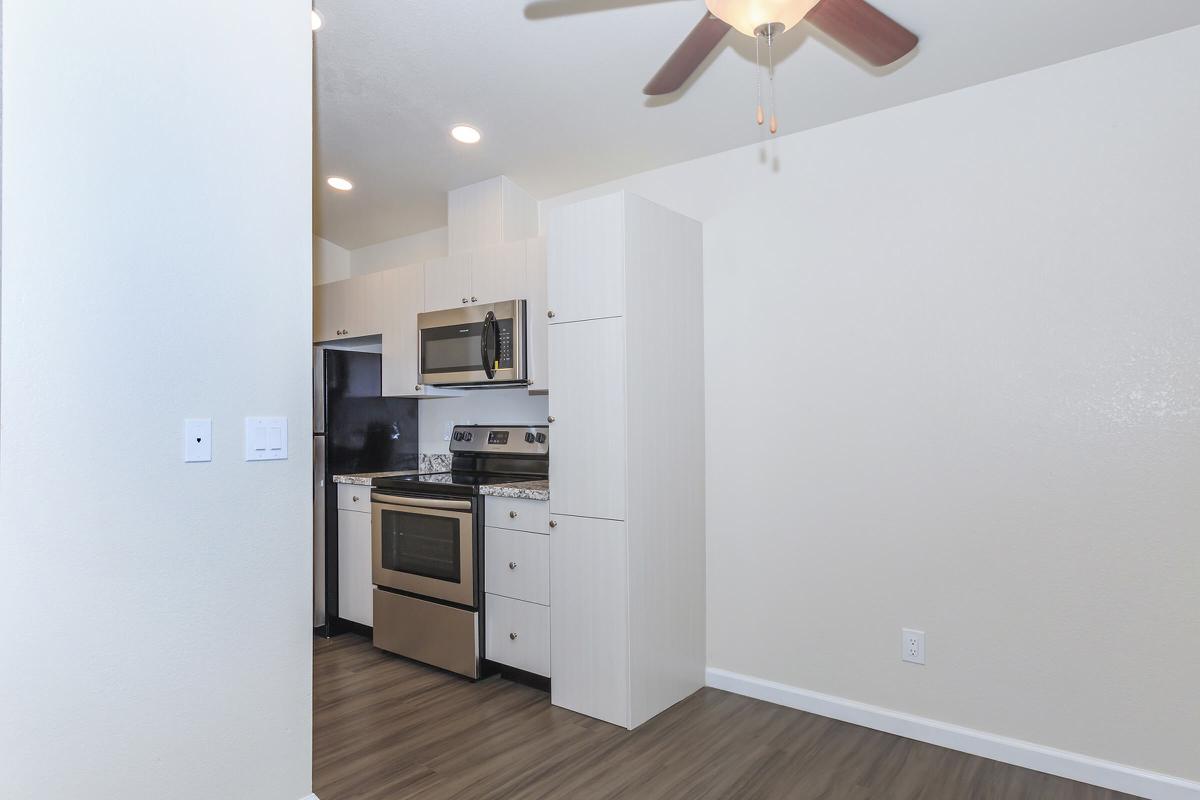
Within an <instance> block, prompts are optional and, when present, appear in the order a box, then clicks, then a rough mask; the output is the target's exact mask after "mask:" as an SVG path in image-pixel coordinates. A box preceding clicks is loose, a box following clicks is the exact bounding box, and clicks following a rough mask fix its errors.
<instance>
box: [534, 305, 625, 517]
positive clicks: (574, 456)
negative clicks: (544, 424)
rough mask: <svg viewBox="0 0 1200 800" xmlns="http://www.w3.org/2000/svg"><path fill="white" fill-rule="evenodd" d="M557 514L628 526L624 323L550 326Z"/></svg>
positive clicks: (552, 478) (552, 496) (607, 321)
mask: <svg viewBox="0 0 1200 800" xmlns="http://www.w3.org/2000/svg"><path fill="white" fill-rule="evenodd" d="M550 374H551V375H552V376H554V379H553V389H552V390H551V392H550V417H551V418H552V419H553V420H554V422H553V423H552V424H551V426H550V430H551V440H552V442H553V444H554V447H553V449H552V451H551V454H550V484H551V485H552V486H553V487H554V491H553V492H552V493H551V494H550V513H551V514H573V515H576V516H581V517H601V518H604V519H625V467H626V464H625V462H626V456H625V452H626V449H625V441H626V434H625V430H626V424H625V324H624V321H623V320H621V319H620V318H619V317H613V318H608V319H599V320H590V321H587V322H577V323H574V324H571V325H551V326H550Z"/></svg>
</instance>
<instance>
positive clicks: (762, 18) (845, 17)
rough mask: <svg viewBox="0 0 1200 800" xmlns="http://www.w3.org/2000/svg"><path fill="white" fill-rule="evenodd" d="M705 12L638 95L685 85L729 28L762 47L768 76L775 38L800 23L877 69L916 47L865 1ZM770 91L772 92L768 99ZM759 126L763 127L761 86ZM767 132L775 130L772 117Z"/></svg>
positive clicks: (746, 2) (798, 1)
mask: <svg viewBox="0 0 1200 800" xmlns="http://www.w3.org/2000/svg"><path fill="white" fill-rule="evenodd" d="M704 2H705V5H707V6H708V12H707V13H706V14H705V15H704V16H703V17H702V18H701V20H700V22H698V23H697V24H696V27H694V28H692V32H691V33H689V34H688V35H687V37H686V38H685V39H684V40H683V43H682V44H680V45H679V47H678V48H676V50H675V52H674V53H672V54H671V57H670V58H668V59H667V61H666V63H665V64H663V65H662V68H661V69H659V70H658V72H657V73H656V74H655V75H654V77H653V78H651V79H650V82H649V83H647V84H646V87H645V88H644V89H643V90H642V91H643V92H645V93H646V94H648V95H660V94H670V93H671V92H674V91H676V90H677V89H679V87H681V86H683V84H684V83H685V82H686V81H687V79H688V78H689V77H690V76H691V74H692V73H693V72H695V71H696V69H697V68H698V67H699V66H700V64H701V63H702V62H703V61H704V59H705V58H706V57H707V56H708V54H709V53H710V52H711V51H712V49H713V48H714V47H716V46H717V43H718V42H720V41H721V39H723V38H724V37H725V34H726V33H728V32H729V29H730V28H734V29H736V30H737V31H738V32H739V33H744V34H745V35H747V36H753V37H755V40H756V53H757V48H758V45H759V44H761V43H765V44H766V48H767V53H768V76H769V77H770V76H772V75H773V74H774V64H773V63H772V62H771V60H770V59H771V55H770V53H771V47H772V43H773V41H774V39H775V37H776V36H778V35H779V34H781V33H783V32H784V31H787V30H789V29H790V28H792V27H794V26H795V25H797V24H799V23H800V22H801V21H804V22H807V23H808V24H810V25H812V26H813V27H815V28H816V29H817V30H820V31H822V32H823V33H825V35H827V36H829V37H830V38H831V39H833V40H835V41H837V42H840V43H841V44H842V45H843V46H845V47H846V48H847V49H848V50H850V51H851V52H853V53H855V54H857V55H858V56H860V57H861V58H863V59H864V60H865V61H866V62H867V63H869V64H871V65H873V66H876V67H882V66H885V65H887V64H891V63H893V62H894V61H896V60H897V59H899V58H901V57H902V56H904V55H905V54H907V53H908V52H909V51H911V50H912V49H913V48H914V47H916V46H917V36H916V34H914V33H913V32H912V31H910V30H908V29H907V28H905V27H904V26H903V25H901V24H900V23H898V22H896V21H895V20H893V19H892V18H891V17H889V16H887V15H886V14H884V13H883V12H882V11H880V10H879V9H877V8H875V6H873V5H871V4H870V3H868V2H866V0H704ZM773 96H774V91H773V90H772V97H773ZM759 98H760V99H759V103H758V124H759V125H761V124H763V107H762V100H761V84H760V89H759ZM770 127H771V133H775V132H776V130H777V128H778V125H777V123H776V120H775V112H774V110H773V109H772V112H771V126H770Z"/></svg>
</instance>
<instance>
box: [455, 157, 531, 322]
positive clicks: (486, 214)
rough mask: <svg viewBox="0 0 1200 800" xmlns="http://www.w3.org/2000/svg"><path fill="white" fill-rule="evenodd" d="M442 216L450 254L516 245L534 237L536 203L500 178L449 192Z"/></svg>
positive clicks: (524, 192) (526, 194)
mask: <svg viewBox="0 0 1200 800" xmlns="http://www.w3.org/2000/svg"><path fill="white" fill-rule="evenodd" d="M446 215H447V218H448V225H447V227H448V228H449V231H448V234H447V240H448V244H449V248H450V250H449V252H450V253H451V254H454V253H464V252H470V251H474V250H480V249H482V248H485V247H490V246H492V245H496V244H501V243H503V242H520V241H524V240H525V239H528V238H530V237H531V236H537V233H538V208H537V201H536V200H534V199H533V197H532V196H530V194H529V193H528V192H526V191H525V190H524V189H522V188H521V187H520V186H518V185H517V184H515V183H513V182H512V181H511V180H509V179H508V178H507V177H505V176H503V175H501V176H499V177H496V178H490V179H488V180H486V181H480V182H479V183H473V184H471V185H470V186H463V187H462V188H459V189H454V190H452V191H451V192H450V193H449V195H448V196H447V198H446ZM502 299H508V300H511V299H512V298H502Z"/></svg>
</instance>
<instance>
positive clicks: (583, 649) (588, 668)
mask: <svg viewBox="0 0 1200 800" xmlns="http://www.w3.org/2000/svg"><path fill="white" fill-rule="evenodd" d="M551 397H553V395H551ZM556 446H557V444H556ZM555 491H558V489H557V487H555ZM553 520H554V523H555V527H554V528H553V530H551V532H550V673H551V675H553V676H554V681H553V682H552V683H551V685H550V700H551V702H552V703H554V704H555V705H556V706H562V707H563V708H569V709H571V710H572V711H578V712H579V713H580V714H586V715H588V716H589V717H596V718H597V719H602V720H605V721H606V722H611V723H613V724H615V725H623V726H625V727H627V728H628V727H629V722H630V711H629V709H630V706H629V697H630V693H629V628H628V602H629V601H628V597H629V591H628V586H627V584H628V565H627V560H626V551H627V546H626V540H625V523H623V522H612V521H610V520H603V519H587V518H585V517H559V516H556V517H553Z"/></svg>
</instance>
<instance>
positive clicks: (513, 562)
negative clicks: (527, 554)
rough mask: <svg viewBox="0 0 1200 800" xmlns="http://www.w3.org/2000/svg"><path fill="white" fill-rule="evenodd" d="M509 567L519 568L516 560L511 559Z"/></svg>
mask: <svg viewBox="0 0 1200 800" xmlns="http://www.w3.org/2000/svg"><path fill="white" fill-rule="evenodd" d="M508 568H509V569H516V568H517V562H515V561H510V562H508Z"/></svg>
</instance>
